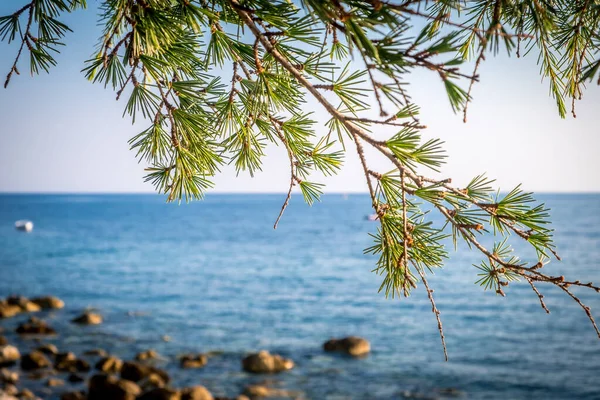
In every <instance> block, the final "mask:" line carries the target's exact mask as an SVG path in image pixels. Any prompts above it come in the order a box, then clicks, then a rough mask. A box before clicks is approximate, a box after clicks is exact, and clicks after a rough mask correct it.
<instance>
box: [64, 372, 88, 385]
mask: <svg viewBox="0 0 600 400" xmlns="http://www.w3.org/2000/svg"><path fill="white" fill-rule="evenodd" d="M67 380H68V381H69V382H71V383H79V382H83V381H85V379H84V378H83V376H80V375H77V374H70V375H69V377H68V378H67Z"/></svg>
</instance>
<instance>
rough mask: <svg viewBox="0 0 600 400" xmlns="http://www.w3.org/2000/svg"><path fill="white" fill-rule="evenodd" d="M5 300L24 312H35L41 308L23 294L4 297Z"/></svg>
mask: <svg viewBox="0 0 600 400" xmlns="http://www.w3.org/2000/svg"><path fill="white" fill-rule="evenodd" d="M6 302H7V303H8V304H10V305H12V306H17V307H19V308H20V309H21V311H24V312H37V311H40V310H41V309H42V308H41V307H40V306H39V305H37V304H35V303H34V302H32V301H30V300H29V299H28V298H27V297H24V296H10V297H8V298H7V299H6Z"/></svg>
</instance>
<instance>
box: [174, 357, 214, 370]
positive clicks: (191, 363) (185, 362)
mask: <svg viewBox="0 0 600 400" xmlns="http://www.w3.org/2000/svg"><path fill="white" fill-rule="evenodd" d="M207 362H208V357H207V356H206V355H204V354H187V355H185V356H183V357H181V362H180V364H181V368H202V367H204V366H205V365H206V363H207Z"/></svg>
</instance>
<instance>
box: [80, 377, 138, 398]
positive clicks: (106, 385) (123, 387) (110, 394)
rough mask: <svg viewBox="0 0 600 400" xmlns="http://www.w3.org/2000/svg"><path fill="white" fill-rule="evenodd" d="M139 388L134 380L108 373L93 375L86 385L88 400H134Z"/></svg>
mask: <svg viewBox="0 0 600 400" xmlns="http://www.w3.org/2000/svg"><path fill="white" fill-rule="evenodd" d="M141 392H142V391H141V389H140V387H139V386H138V385H136V384H135V383H134V382H131V381H128V380H126V379H119V378H117V377H115V376H109V375H94V376H92V377H91V378H90V381H89V385H88V400H108V399H110V400H135V399H136V398H137V397H138V396H139V395H140V394H141Z"/></svg>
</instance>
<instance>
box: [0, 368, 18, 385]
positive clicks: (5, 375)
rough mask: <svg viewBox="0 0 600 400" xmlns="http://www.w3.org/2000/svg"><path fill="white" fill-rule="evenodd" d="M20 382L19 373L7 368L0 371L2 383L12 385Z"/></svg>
mask: <svg viewBox="0 0 600 400" xmlns="http://www.w3.org/2000/svg"><path fill="white" fill-rule="evenodd" d="M18 381H19V373H18V372H15V371H11V370H9V369H6V368H2V369H0V383H12V384H13V385H14V384H15V383H17V382H18Z"/></svg>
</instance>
